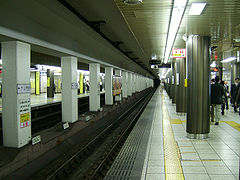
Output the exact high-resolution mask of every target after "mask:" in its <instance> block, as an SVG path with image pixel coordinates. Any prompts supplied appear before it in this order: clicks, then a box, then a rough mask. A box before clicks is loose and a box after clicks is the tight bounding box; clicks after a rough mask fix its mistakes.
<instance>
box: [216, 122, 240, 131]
mask: <svg viewBox="0 0 240 180" xmlns="http://www.w3.org/2000/svg"><path fill="white" fill-rule="evenodd" d="M220 122H225V123H227V124H228V125H229V126H231V127H232V128H234V129H236V130H238V131H240V124H238V123H236V122H235V121H220Z"/></svg>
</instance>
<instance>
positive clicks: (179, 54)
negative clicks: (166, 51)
mask: <svg viewBox="0 0 240 180" xmlns="http://www.w3.org/2000/svg"><path fill="white" fill-rule="evenodd" d="M171 58H186V49H173V50H172V57H171Z"/></svg>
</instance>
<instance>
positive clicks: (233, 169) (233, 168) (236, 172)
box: [228, 166, 239, 174]
mask: <svg viewBox="0 0 240 180" xmlns="http://www.w3.org/2000/svg"><path fill="white" fill-rule="evenodd" d="M228 168H229V169H230V171H231V172H232V173H233V174H239V166H228Z"/></svg>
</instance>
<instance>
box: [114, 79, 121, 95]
mask: <svg viewBox="0 0 240 180" xmlns="http://www.w3.org/2000/svg"><path fill="white" fill-rule="evenodd" d="M112 85H113V96H119V95H120V94H121V91H122V78H121V76H113V83H112Z"/></svg>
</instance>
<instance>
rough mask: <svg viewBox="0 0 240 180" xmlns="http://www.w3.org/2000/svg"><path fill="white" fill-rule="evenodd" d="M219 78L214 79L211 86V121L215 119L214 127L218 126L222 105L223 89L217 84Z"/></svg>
mask: <svg viewBox="0 0 240 180" xmlns="http://www.w3.org/2000/svg"><path fill="white" fill-rule="evenodd" d="M219 81H220V78H219V76H216V77H215V83H214V84H212V85H211V105H212V111H213V112H212V113H211V114H212V117H211V118H212V121H213V120H214V119H215V125H218V124H219V120H220V109H221V105H222V103H223V96H224V88H223V86H222V85H221V84H220V83H219Z"/></svg>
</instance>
